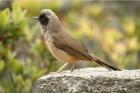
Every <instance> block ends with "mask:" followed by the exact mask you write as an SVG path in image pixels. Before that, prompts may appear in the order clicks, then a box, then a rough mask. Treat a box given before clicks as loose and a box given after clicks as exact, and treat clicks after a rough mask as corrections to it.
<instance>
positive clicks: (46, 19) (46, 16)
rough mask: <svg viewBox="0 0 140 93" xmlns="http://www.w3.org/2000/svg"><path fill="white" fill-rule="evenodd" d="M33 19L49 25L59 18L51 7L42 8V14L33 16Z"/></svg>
mask: <svg viewBox="0 0 140 93" xmlns="http://www.w3.org/2000/svg"><path fill="white" fill-rule="evenodd" d="M33 19H36V20H38V21H39V22H40V24H41V25H43V26H47V25H48V24H49V23H50V22H55V21H57V20H58V18H57V16H56V15H55V13H54V12H53V11H52V10H50V9H43V10H41V12H40V15H39V16H38V17H33Z"/></svg>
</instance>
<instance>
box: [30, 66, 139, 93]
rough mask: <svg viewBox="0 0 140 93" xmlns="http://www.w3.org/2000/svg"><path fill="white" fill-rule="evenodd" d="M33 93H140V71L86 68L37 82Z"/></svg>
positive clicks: (55, 74) (45, 77)
mask: <svg viewBox="0 0 140 93" xmlns="http://www.w3.org/2000/svg"><path fill="white" fill-rule="evenodd" d="M33 93H140V69H138V70H123V71H107V70H105V69H104V68H85V69H77V70H74V71H73V72H69V71H64V72H61V73H51V74H48V75H45V76H43V77H41V78H39V79H38V80H37V81H36V83H35V85H34V88H33Z"/></svg>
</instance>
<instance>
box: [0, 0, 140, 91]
mask: <svg viewBox="0 0 140 93" xmlns="http://www.w3.org/2000/svg"><path fill="white" fill-rule="evenodd" d="M85 2H86V1H85ZM85 2H83V1H82V0H71V1H69V2H67V1H65V0H64V1H63V0H62V1H61V2H60V1H59V0H53V1H52V0H47V1H44V0H15V2H14V3H13V4H12V6H11V9H9V8H6V9H4V10H1V11H0V93H31V88H32V85H33V84H34V81H35V80H36V79H37V78H38V77H40V76H42V75H44V74H47V73H49V72H51V71H56V70H57V69H58V68H59V67H60V66H61V65H62V63H61V62H57V61H56V59H55V58H54V57H53V56H52V55H51V54H50V52H49V51H48V50H47V49H46V46H45V44H44V43H43V42H42V40H41V38H40V27H39V24H37V22H36V21H34V20H32V19H31V15H34V16H35V15H39V11H40V10H41V9H42V8H50V9H52V10H54V11H55V12H56V13H57V15H58V16H59V18H60V20H61V21H62V24H63V26H64V27H65V28H66V29H69V31H71V32H72V34H73V35H74V36H75V38H78V39H79V40H81V41H82V42H84V43H85V44H86V45H87V47H88V48H89V49H90V52H91V53H93V54H95V55H96V56H98V57H99V58H102V59H103V60H106V61H109V62H112V63H114V64H116V65H117V66H119V67H120V68H124V69H125V68H126V69H135V68H140V65H139V61H140V58H139V55H140V31H139V30H140V18H139V17H138V16H137V15H138V14H137V15H130V14H129V13H128V12H127V10H125V9H129V7H127V6H123V7H120V6H119V4H117V5H116V6H117V8H115V9H114V8H112V10H110V12H109V13H108V12H107V11H108V8H107V7H106V6H108V5H107V4H103V3H95V2H89V1H87V3H85ZM89 3H90V4H89ZM128 4H129V3H128ZM135 11H136V12H137V9H136V10H135ZM137 13H138V12H137ZM110 64H111V63H110ZM89 65H90V66H93V65H95V64H89Z"/></svg>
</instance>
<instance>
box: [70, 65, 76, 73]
mask: <svg viewBox="0 0 140 93" xmlns="http://www.w3.org/2000/svg"><path fill="white" fill-rule="evenodd" d="M76 66H77V65H76V64H73V65H72V67H71V69H70V72H73V70H74V69H75V68H76Z"/></svg>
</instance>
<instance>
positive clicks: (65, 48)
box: [33, 9, 121, 72]
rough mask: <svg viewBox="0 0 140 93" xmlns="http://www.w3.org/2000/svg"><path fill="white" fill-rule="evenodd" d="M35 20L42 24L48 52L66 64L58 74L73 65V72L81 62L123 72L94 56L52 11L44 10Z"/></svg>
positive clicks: (42, 33)
mask: <svg viewBox="0 0 140 93" xmlns="http://www.w3.org/2000/svg"><path fill="white" fill-rule="evenodd" d="M33 18H34V19H36V20H38V21H39V23H40V26H41V36H42V37H43V39H44V42H45V44H46V46H47V47H48V50H49V51H50V52H51V54H52V55H53V56H54V57H55V58H56V59H57V60H60V61H63V62H66V63H65V64H64V65H63V66H62V67H61V68H60V69H59V70H58V72H60V71H62V69H63V68H64V67H65V66H67V65H69V64H71V65H72V67H71V70H70V71H71V72H72V71H73V70H74V68H75V65H76V63H78V62H80V61H85V62H96V63H97V64H99V65H101V66H103V67H105V68H107V69H108V70H116V71H121V69H120V68H118V67H115V66H112V65H109V64H107V63H106V62H104V61H102V60H101V59H99V58H97V57H96V56H93V55H92V54H91V53H90V52H89V51H88V49H87V48H86V47H85V45H84V44H82V43H81V42H80V41H79V40H77V39H75V38H74V37H73V36H72V35H71V34H70V33H68V32H67V31H65V29H64V28H63V26H62V24H61V22H60V20H59V18H58V17H57V15H56V14H55V13H54V12H53V11H52V10H51V9H42V10H41V12H40V15H39V16H36V17H33Z"/></svg>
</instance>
